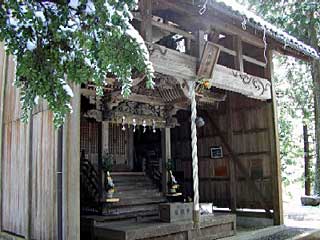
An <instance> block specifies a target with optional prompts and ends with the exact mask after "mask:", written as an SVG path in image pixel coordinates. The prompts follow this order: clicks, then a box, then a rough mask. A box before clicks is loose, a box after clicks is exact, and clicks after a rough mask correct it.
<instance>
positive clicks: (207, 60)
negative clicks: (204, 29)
mask: <svg viewBox="0 0 320 240" xmlns="http://www.w3.org/2000/svg"><path fill="white" fill-rule="evenodd" d="M219 55H220V48H219V47H218V46H217V45H215V44H214V43H212V42H206V46H205V47H204V50H203V54H202V57H201V61H200V66H199V69H198V72H197V76H198V78H200V79H201V78H206V79H210V78H212V74H213V69H214V66H215V65H216V63H217V62H218V58H219Z"/></svg>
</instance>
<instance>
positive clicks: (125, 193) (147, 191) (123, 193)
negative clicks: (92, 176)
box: [114, 189, 162, 199]
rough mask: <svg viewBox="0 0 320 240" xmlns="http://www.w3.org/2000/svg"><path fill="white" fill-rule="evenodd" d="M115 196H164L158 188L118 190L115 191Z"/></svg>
mask: <svg viewBox="0 0 320 240" xmlns="http://www.w3.org/2000/svg"><path fill="white" fill-rule="evenodd" d="M114 196H115V197H119V198H121V199H122V198H137V197H140V198H141V197H150V196H162V193H161V192H159V191H158V189H141V190H136V189H135V190H130V191H121V192H120V191H117V192H115V193H114Z"/></svg>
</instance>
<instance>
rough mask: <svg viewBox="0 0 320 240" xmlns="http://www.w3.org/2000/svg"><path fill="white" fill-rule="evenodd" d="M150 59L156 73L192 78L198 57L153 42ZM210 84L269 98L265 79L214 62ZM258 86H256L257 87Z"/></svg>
mask: <svg viewBox="0 0 320 240" xmlns="http://www.w3.org/2000/svg"><path fill="white" fill-rule="evenodd" d="M150 58H151V61H152V63H153V66H154V69H155V71H156V72H158V73H163V74H166V75H169V76H172V77H175V78H176V79H185V80H187V81H189V80H194V79H195V77H196V69H197V62H198V59H197V58H196V57H192V56H189V55H186V54H184V53H180V52H178V51H175V50H172V49H168V48H166V47H163V46H160V45H157V44H153V45H152V50H151V57H150ZM210 82H211V85H212V86H215V87H217V88H220V89H224V90H229V91H234V92H238V93H241V94H243V95H246V96H248V97H251V98H255V99H270V98H271V93H270V83H269V81H268V80H267V79H264V78H260V77H256V76H252V75H250V74H246V73H243V72H240V71H238V70H234V69H230V68H227V67H225V66H222V65H219V64H216V66H215V68H214V70H213V78H212V79H211V80H210ZM257 86H258V87H257Z"/></svg>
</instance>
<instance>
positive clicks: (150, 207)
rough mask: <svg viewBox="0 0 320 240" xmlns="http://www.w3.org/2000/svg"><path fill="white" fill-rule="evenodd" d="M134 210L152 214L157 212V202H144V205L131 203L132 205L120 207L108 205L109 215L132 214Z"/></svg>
mask: <svg viewBox="0 0 320 240" xmlns="http://www.w3.org/2000/svg"><path fill="white" fill-rule="evenodd" d="M135 212H145V213H150V212H153V214H154V215H158V214H159V203H154V204H145V205H133V206H122V207H113V206H112V207H110V208H109V215H111V216H112V215H119V216H120V215H124V214H132V213H135Z"/></svg>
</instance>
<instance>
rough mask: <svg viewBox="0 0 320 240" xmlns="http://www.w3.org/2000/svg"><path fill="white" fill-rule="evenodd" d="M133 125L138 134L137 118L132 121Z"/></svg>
mask: <svg viewBox="0 0 320 240" xmlns="http://www.w3.org/2000/svg"><path fill="white" fill-rule="evenodd" d="M132 125H133V132H136V127H137V120H136V119H135V118H134V119H132Z"/></svg>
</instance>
